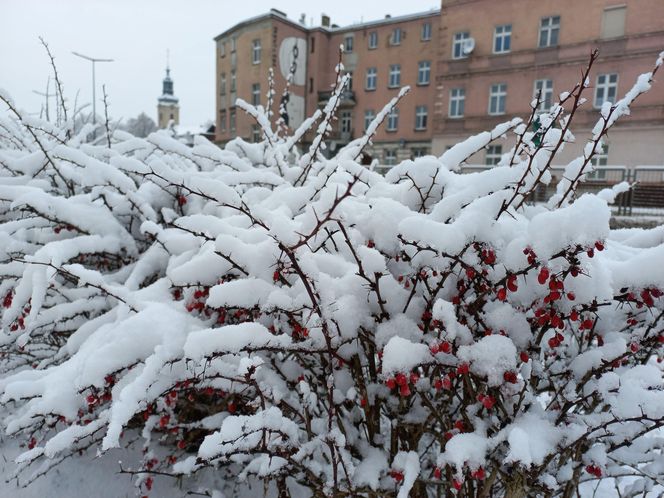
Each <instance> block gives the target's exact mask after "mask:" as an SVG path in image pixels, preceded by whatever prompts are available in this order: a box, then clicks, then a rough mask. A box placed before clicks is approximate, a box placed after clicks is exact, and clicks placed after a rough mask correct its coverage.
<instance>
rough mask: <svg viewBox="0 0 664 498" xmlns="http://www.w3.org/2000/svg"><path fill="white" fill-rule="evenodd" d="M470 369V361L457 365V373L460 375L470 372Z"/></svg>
mask: <svg viewBox="0 0 664 498" xmlns="http://www.w3.org/2000/svg"><path fill="white" fill-rule="evenodd" d="M469 370H470V368H469V367H468V363H462V364H461V365H459V366H458V367H457V373H458V374H459V375H465V374H467V373H468V371H469Z"/></svg>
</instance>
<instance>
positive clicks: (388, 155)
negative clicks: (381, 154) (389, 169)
mask: <svg viewBox="0 0 664 498" xmlns="http://www.w3.org/2000/svg"><path fill="white" fill-rule="evenodd" d="M396 163H397V151H396V150H394V149H388V150H386V151H385V165H386V166H394V165H395V164H396Z"/></svg>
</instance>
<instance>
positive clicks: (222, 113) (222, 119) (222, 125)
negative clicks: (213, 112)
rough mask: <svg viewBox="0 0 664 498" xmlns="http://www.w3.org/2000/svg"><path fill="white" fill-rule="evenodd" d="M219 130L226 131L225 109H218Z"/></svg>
mask: <svg viewBox="0 0 664 498" xmlns="http://www.w3.org/2000/svg"><path fill="white" fill-rule="evenodd" d="M219 131H220V132H222V133H226V111H225V110H223V111H219Z"/></svg>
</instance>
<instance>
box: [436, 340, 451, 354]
mask: <svg viewBox="0 0 664 498" xmlns="http://www.w3.org/2000/svg"><path fill="white" fill-rule="evenodd" d="M439 349H440V351H442V352H443V353H449V352H450V351H452V344H450V343H449V342H447V341H444V342H442V343H440V347H439Z"/></svg>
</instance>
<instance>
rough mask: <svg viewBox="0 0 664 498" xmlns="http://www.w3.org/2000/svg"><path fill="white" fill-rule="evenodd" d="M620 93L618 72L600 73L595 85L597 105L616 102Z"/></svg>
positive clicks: (598, 106)
mask: <svg viewBox="0 0 664 498" xmlns="http://www.w3.org/2000/svg"><path fill="white" fill-rule="evenodd" d="M617 93H618V74H617V73H611V74H600V75H598V76H597V84H596V85H595V107H597V108H600V107H602V105H603V104H604V102H611V103H612V104H615V103H616V95H617Z"/></svg>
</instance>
